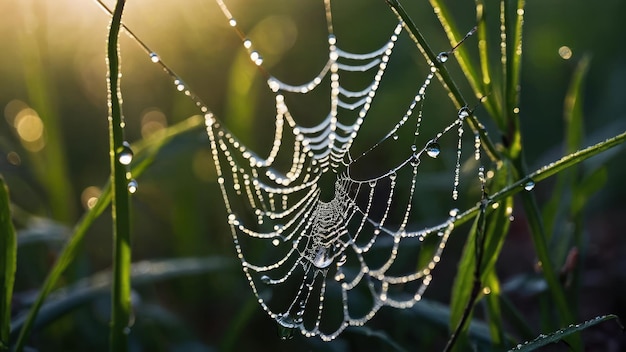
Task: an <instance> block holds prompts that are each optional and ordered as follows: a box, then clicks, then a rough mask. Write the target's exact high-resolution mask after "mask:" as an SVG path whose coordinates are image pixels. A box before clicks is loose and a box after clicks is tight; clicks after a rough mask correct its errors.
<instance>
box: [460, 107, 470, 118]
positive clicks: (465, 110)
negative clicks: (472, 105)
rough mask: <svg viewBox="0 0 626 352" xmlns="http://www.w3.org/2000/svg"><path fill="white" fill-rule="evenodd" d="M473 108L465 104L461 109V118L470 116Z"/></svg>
mask: <svg viewBox="0 0 626 352" xmlns="http://www.w3.org/2000/svg"><path fill="white" fill-rule="evenodd" d="M470 113H471V110H470V109H469V108H468V107H467V106H464V107H462V108H461V109H460V110H459V114H458V115H459V119H464V118H466V117H468V116H470Z"/></svg>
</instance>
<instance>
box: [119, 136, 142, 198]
mask: <svg viewBox="0 0 626 352" xmlns="http://www.w3.org/2000/svg"><path fill="white" fill-rule="evenodd" d="M133 156H134V153H133V150H132V148H131V147H130V143H128V142H127V141H124V142H123V143H122V146H121V147H120V148H119V149H118V151H117V161H118V162H119V163H120V164H122V165H124V166H125V167H126V180H127V181H128V183H127V188H128V192H129V193H131V194H132V193H135V192H137V188H139V184H138V183H137V181H136V180H135V179H134V178H133V177H132V174H131V172H130V163H131V162H132V161H133Z"/></svg>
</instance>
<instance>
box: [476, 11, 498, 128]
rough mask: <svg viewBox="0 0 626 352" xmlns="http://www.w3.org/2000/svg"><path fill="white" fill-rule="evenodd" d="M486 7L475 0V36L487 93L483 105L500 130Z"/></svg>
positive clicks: (483, 84) (484, 89) (483, 83)
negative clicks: (490, 57)
mask: <svg viewBox="0 0 626 352" xmlns="http://www.w3.org/2000/svg"><path fill="white" fill-rule="evenodd" d="M486 12H487V8H486V7H485V2H484V1H483V0H476V37H477V39H478V58H479V61H480V73H481V77H480V79H481V84H482V90H483V92H485V93H486V94H488V97H487V100H486V101H485V103H484V105H485V108H486V110H487V112H488V113H489V114H490V115H491V117H492V118H493V120H494V121H495V122H496V124H497V125H498V127H499V128H500V130H503V129H504V127H505V124H504V121H503V114H502V96H501V95H500V91H499V90H494V89H493V78H492V74H491V69H492V66H491V65H490V62H489V39H488V37H487V20H486Z"/></svg>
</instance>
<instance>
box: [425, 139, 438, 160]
mask: <svg viewBox="0 0 626 352" xmlns="http://www.w3.org/2000/svg"><path fill="white" fill-rule="evenodd" d="M440 152H441V148H440V147H439V143H437V142H430V143H428V145H427V146H426V154H428V156H429V157H431V158H436V157H438V156H439V153H440Z"/></svg>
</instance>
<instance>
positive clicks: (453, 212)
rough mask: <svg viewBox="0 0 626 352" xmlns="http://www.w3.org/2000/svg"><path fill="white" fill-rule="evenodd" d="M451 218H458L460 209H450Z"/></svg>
mask: <svg viewBox="0 0 626 352" xmlns="http://www.w3.org/2000/svg"><path fill="white" fill-rule="evenodd" d="M449 214H450V216H451V217H456V216H457V215H459V209H457V208H454V209H450V213H449Z"/></svg>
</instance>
